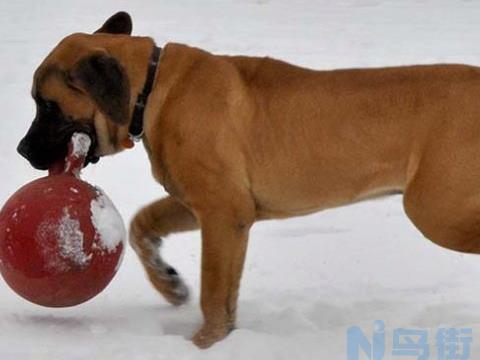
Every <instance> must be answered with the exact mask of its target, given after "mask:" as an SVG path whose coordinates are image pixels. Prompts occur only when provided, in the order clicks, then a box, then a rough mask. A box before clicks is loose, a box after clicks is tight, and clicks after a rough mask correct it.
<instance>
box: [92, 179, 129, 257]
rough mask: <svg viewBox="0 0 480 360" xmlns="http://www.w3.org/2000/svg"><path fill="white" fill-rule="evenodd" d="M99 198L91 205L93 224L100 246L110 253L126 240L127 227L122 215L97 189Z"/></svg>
mask: <svg viewBox="0 0 480 360" xmlns="http://www.w3.org/2000/svg"><path fill="white" fill-rule="evenodd" d="M97 191H98V196H97V197H96V198H95V199H93V200H92V202H91V203H90V212H91V214H92V216H91V219H92V224H93V226H94V227H95V230H96V233H97V234H98V238H99V245H100V247H101V248H102V249H103V250H106V251H108V252H109V253H111V252H113V251H115V250H116V249H117V247H118V245H120V244H121V243H124V241H125V238H126V231H125V226H124V224H123V220H122V217H121V216H120V213H119V212H118V210H117V209H116V208H115V206H114V205H113V203H112V202H111V201H110V199H109V198H108V197H107V196H106V195H105V194H104V193H103V191H102V190H100V189H97Z"/></svg>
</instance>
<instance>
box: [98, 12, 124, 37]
mask: <svg viewBox="0 0 480 360" xmlns="http://www.w3.org/2000/svg"><path fill="white" fill-rule="evenodd" d="M98 33H106V34H124V35H131V34H132V18H131V17H130V15H129V14H128V13H126V12H125V11H120V12H118V13H116V14H114V15H112V16H111V17H110V18H109V19H108V20H107V21H105V24H103V25H102V27H101V28H100V29H98V30H97V31H95V34H98Z"/></svg>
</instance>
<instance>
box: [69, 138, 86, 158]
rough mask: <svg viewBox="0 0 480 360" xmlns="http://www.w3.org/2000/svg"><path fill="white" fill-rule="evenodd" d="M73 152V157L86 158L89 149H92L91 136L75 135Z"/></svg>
mask: <svg viewBox="0 0 480 360" xmlns="http://www.w3.org/2000/svg"><path fill="white" fill-rule="evenodd" d="M72 143H73V151H72V155H73V156H75V157H82V156H86V155H87V153H88V149H90V144H91V140H90V136H88V135H87V134H84V133H75V134H73V136H72Z"/></svg>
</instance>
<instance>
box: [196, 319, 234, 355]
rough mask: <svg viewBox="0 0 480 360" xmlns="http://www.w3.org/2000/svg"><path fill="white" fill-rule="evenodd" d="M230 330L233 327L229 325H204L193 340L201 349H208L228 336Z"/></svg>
mask: <svg viewBox="0 0 480 360" xmlns="http://www.w3.org/2000/svg"><path fill="white" fill-rule="evenodd" d="M230 331H231V329H230V328H229V327H227V326H208V325H203V326H202V327H201V328H200V330H198V331H197V333H196V334H195V335H194V336H193V337H192V342H193V343H194V344H195V345H196V346H198V347H199V348H200V349H206V348H209V347H210V346H212V345H213V344H215V343H216V342H218V341H220V340H222V339H224V338H226V337H227V335H228V334H229V333H230Z"/></svg>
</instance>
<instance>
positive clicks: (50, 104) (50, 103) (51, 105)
mask: <svg viewBox="0 0 480 360" xmlns="http://www.w3.org/2000/svg"><path fill="white" fill-rule="evenodd" d="M44 105H45V109H47V110H53V109H54V108H55V105H56V104H55V101H45V104H44Z"/></svg>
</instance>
